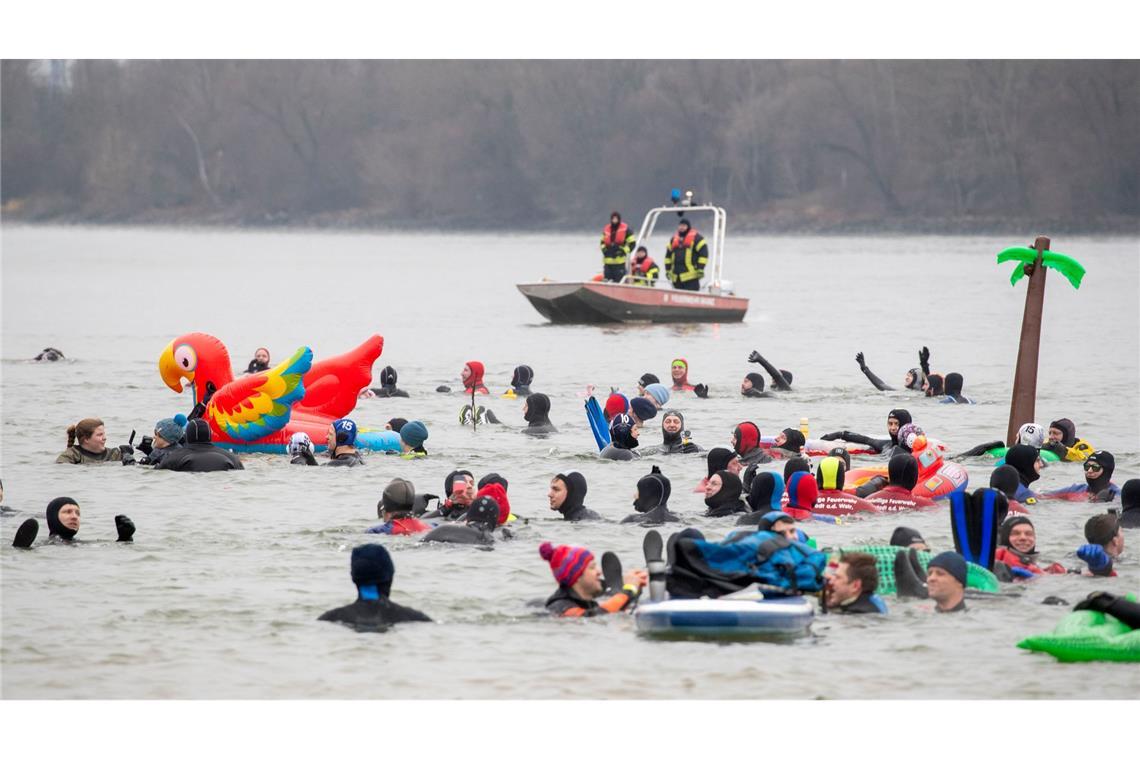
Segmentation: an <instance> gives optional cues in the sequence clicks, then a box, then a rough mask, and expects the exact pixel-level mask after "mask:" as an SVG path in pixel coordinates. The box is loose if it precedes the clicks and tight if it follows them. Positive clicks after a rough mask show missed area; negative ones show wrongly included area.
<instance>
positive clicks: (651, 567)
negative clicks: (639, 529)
mask: <svg viewBox="0 0 1140 760" xmlns="http://www.w3.org/2000/svg"><path fill="white" fill-rule="evenodd" d="M641 547H642V549H643V550H644V551H645V568H646V570H648V571H649V599H650V601H653V602H663V601H665V560H663V559H662V558H661V549H662V542H661V534H660V533H658V532H657V531H655V530H650V531H648V532H647V533H646V534H645V541H643V542H642V544H641Z"/></svg>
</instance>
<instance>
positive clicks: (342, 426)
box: [332, 417, 356, 446]
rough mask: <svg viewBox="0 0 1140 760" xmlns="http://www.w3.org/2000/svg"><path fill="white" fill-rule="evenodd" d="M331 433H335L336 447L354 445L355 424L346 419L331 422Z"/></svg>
mask: <svg viewBox="0 0 1140 760" xmlns="http://www.w3.org/2000/svg"><path fill="white" fill-rule="evenodd" d="M332 426H333V432H334V433H336V445H337V446H355V445H356V423H355V422H353V421H352V420H350V419H349V418H347V417H341V418H340V419H339V420H334V421H333V424H332Z"/></svg>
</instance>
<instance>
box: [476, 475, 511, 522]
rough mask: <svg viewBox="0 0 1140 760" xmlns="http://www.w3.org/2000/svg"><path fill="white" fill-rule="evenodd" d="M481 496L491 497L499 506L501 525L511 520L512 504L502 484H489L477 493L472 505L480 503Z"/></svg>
mask: <svg viewBox="0 0 1140 760" xmlns="http://www.w3.org/2000/svg"><path fill="white" fill-rule="evenodd" d="M480 496H490V497H491V498H492V499H494V501H495V503H496V504H498V505H499V520H498V524H499V525H502V524H503V523H505V522H506V521H507V520H509V519H510V517H511V502H510V501H509V500H508V499H507V489H505V488H503V485H502V483H487V484H486V485H484V486H483V487H482V488H480V489H479V490H478V491H476V492H475V499H474V500H473V501H472V503H474V502H475V501H478V500H479V497H480Z"/></svg>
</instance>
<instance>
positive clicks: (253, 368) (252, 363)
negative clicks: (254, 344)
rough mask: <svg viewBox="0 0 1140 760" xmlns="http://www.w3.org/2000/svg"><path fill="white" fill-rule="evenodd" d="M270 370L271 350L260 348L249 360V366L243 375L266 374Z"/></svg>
mask: <svg viewBox="0 0 1140 760" xmlns="http://www.w3.org/2000/svg"><path fill="white" fill-rule="evenodd" d="M267 369H269V349H268V348H259V349H257V350H256V351H254V352H253V358H252V359H250V360H249V366H247V367H246V368H245V372H244V373H242V374H245V375H252V374H254V373H255V372H264V371H265V370H267Z"/></svg>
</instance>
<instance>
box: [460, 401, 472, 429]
mask: <svg viewBox="0 0 1140 760" xmlns="http://www.w3.org/2000/svg"><path fill="white" fill-rule="evenodd" d="M471 418H472V414H471V405H470V404H464V405H463V406H461V407H459V424H460V425H470V424H471Z"/></svg>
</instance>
